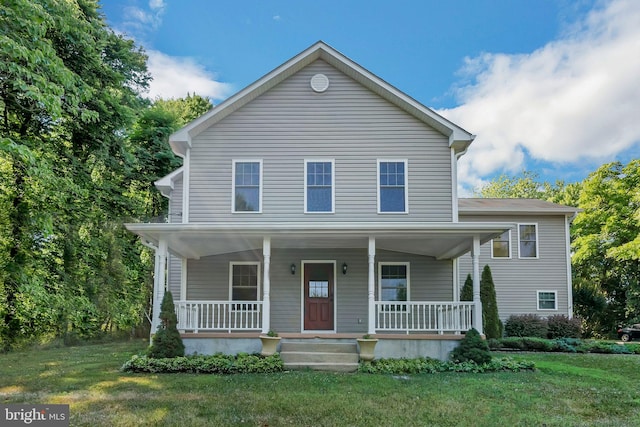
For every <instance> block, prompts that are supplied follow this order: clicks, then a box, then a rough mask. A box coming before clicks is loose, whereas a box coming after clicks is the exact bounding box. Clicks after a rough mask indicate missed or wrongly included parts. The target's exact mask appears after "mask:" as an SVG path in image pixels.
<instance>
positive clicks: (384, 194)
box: [378, 159, 409, 213]
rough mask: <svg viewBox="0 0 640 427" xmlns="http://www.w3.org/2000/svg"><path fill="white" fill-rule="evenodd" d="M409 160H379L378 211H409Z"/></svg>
mask: <svg viewBox="0 0 640 427" xmlns="http://www.w3.org/2000/svg"><path fill="white" fill-rule="evenodd" d="M408 191H409V189H408V161H407V160H406V159H404V160H381V159H379V160H378V213H407V212H408V211H409V203H408V194H409V193H408Z"/></svg>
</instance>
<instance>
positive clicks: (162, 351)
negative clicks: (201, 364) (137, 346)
mask: <svg viewBox="0 0 640 427" xmlns="http://www.w3.org/2000/svg"><path fill="white" fill-rule="evenodd" d="M160 321H161V322H160V325H159V326H158V331H157V332H156V333H155V335H154V336H153V344H151V347H150V348H149V352H148V354H149V357H154V358H164V357H178V356H184V344H183V343H182V338H180V332H179V331H178V328H177V327H176V325H177V323H178V319H177V317H176V313H175V306H174V304H173V296H172V295H171V292H170V291H167V292H165V293H164V297H163V298H162V305H161V306H160Z"/></svg>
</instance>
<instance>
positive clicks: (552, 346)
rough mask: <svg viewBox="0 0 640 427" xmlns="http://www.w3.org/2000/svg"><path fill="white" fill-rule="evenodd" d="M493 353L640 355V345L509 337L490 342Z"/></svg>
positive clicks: (575, 339)
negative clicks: (542, 352)
mask: <svg viewBox="0 0 640 427" xmlns="http://www.w3.org/2000/svg"><path fill="white" fill-rule="evenodd" d="M489 348H490V349H491V350H493V351H500V350H519V351H545V352H559V353H605V354H640V344H624V345H620V344H616V343H613V342H610V341H595V340H581V339H578V338H559V339H555V340H550V339H544V338H533V337H508V338H502V339H499V340H491V341H489Z"/></svg>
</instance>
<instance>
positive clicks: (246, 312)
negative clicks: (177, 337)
mask: <svg viewBox="0 0 640 427" xmlns="http://www.w3.org/2000/svg"><path fill="white" fill-rule="evenodd" d="M175 307H176V315H177V316H178V329H179V330H183V331H193V332H200V331H227V332H231V331H254V330H261V329H262V301H178V302H176V303H175Z"/></svg>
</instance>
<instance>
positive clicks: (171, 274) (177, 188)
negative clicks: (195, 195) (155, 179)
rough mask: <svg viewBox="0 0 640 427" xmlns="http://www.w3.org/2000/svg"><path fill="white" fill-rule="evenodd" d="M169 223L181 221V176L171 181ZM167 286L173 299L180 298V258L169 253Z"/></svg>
mask: <svg viewBox="0 0 640 427" xmlns="http://www.w3.org/2000/svg"><path fill="white" fill-rule="evenodd" d="M168 221H169V222H171V223H180V222H182V176H180V177H177V178H176V179H175V180H174V183H173V190H171V194H170V197H169V218H168ZM167 269H168V273H167V275H168V279H167V286H168V289H169V291H171V295H173V299H174V300H175V301H178V300H179V299H180V287H181V286H180V284H181V280H182V277H181V276H182V260H181V259H180V257H177V256H175V255H171V254H169V261H168V267H167Z"/></svg>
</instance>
